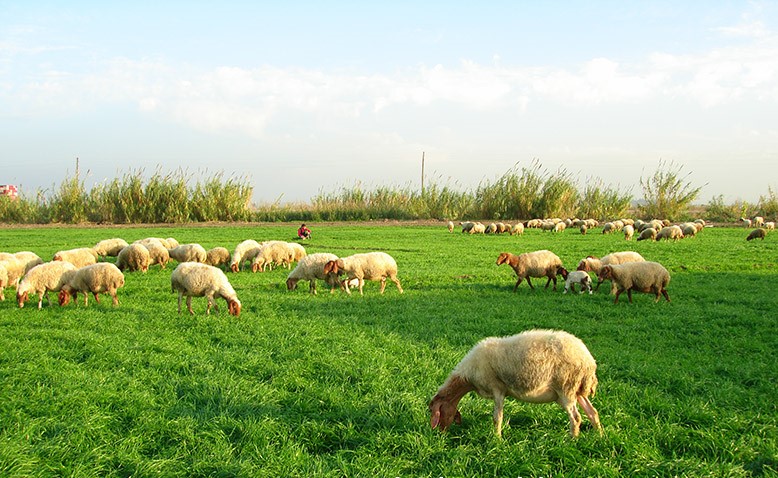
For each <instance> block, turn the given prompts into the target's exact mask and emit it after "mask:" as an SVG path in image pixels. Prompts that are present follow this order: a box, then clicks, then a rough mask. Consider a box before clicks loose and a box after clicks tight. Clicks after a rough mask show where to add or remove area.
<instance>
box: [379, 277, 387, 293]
mask: <svg viewBox="0 0 778 478" xmlns="http://www.w3.org/2000/svg"><path fill="white" fill-rule="evenodd" d="M384 289H386V277H381V289H380V291H381V294H383V293H384Z"/></svg>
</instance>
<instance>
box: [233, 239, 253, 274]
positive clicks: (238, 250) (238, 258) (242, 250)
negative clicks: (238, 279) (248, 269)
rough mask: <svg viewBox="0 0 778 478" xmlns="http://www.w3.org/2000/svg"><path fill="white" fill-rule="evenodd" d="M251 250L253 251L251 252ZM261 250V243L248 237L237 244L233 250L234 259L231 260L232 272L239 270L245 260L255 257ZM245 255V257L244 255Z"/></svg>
mask: <svg viewBox="0 0 778 478" xmlns="http://www.w3.org/2000/svg"><path fill="white" fill-rule="evenodd" d="M249 251H252V252H251V253H249ZM257 252H259V243H258V242H257V241H255V240H254V239H246V240H245V241H243V242H241V243H240V244H238V245H237V246H235V250H234V251H233V252H232V261H231V262H230V270H231V271H232V272H238V271H239V270H240V269H241V267H242V266H243V263H244V262H245V261H250V260H252V259H254V256H256V255H257ZM244 256H245V257H244Z"/></svg>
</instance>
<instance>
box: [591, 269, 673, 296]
mask: <svg viewBox="0 0 778 478" xmlns="http://www.w3.org/2000/svg"><path fill="white" fill-rule="evenodd" d="M598 278H599V280H600V282H602V281H603V280H611V281H612V282H613V285H614V286H615V287H616V299H615V300H614V301H613V303H614V304H618V303H619V295H621V293H622V292H624V291H627V297H629V302H630V303H632V291H633V290H634V291H637V292H647V293H649V292H650V293H653V294H654V295H656V299H655V300H654V302H658V301H659V297H660V295H663V296H664V297H665V299H667V301H668V302H670V296H669V295H668V294H667V285H668V284H669V283H670V273H669V272H668V271H667V269H665V268H664V266H662V264H660V263H658V262H650V261H643V262H627V263H625V264H612V265H607V266H603V268H602V270H601V271H600V274H599V276H598Z"/></svg>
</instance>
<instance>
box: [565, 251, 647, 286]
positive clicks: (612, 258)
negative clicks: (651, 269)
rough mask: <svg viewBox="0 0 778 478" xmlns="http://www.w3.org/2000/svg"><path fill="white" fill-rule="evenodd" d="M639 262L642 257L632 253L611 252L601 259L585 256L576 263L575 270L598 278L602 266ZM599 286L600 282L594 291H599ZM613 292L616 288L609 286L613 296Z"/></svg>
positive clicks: (599, 281)
mask: <svg viewBox="0 0 778 478" xmlns="http://www.w3.org/2000/svg"><path fill="white" fill-rule="evenodd" d="M641 261H645V259H644V258H643V256H641V255H640V254H639V253H637V252H634V251H622V252H612V253H610V254H608V255H606V256H604V257H603V258H602V259H600V258H598V257H595V256H587V257H586V258H585V259H581V262H579V263H578V268H577V269H578V270H579V271H586V272H594V273H595V274H596V275H598V276H599V274H600V270H602V268H603V266H606V265H609V264H624V263H625V262H641ZM600 284H602V281H601V280H598V281H597V285H596V286H595V288H594V290H600ZM615 292H616V288H615V286H614V285H613V284H611V294H614V293H615Z"/></svg>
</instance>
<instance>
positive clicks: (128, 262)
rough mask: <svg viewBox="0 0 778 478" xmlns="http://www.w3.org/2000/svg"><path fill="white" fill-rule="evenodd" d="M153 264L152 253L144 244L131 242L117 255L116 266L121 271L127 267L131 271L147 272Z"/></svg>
mask: <svg viewBox="0 0 778 478" xmlns="http://www.w3.org/2000/svg"><path fill="white" fill-rule="evenodd" d="M150 264H151V254H149V250H148V249H146V246H144V245H142V244H130V245H128V246H127V247H125V248H124V249H122V250H121V251H120V252H119V255H118V256H116V267H118V268H119V270H120V271H124V270H125V269H127V270H129V271H141V272H146V271H148V270H149V265H150Z"/></svg>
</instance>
